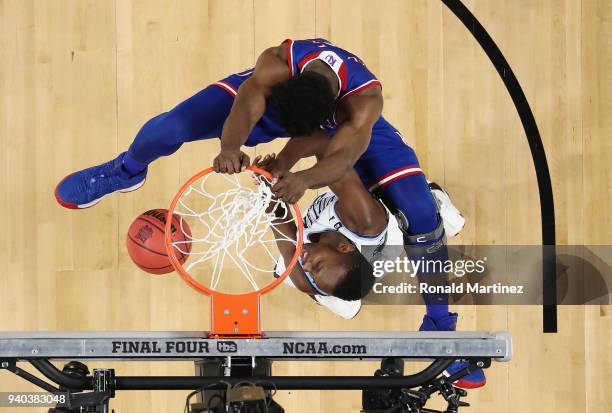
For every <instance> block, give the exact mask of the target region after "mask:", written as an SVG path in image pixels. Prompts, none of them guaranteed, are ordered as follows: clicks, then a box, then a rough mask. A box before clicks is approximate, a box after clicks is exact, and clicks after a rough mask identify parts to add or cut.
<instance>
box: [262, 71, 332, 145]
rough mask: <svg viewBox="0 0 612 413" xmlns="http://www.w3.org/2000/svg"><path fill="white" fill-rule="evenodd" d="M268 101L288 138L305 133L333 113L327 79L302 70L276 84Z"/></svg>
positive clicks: (330, 90) (306, 134)
mask: <svg viewBox="0 0 612 413" xmlns="http://www.w3.org/2000/svg"><path fill="white" fill-rule="evenodd" d="M270 100H271V102H272V103H273V105H274V106H275V108H276V112H277V115H278V118H279V121H280V123H281V125H282V126H283V127H284V128H285V130H286V131H287V133H288V134H289V135H290V136H291V137H300V136H308V135H310V134H312V133H313V132H315V131H316V130H317V129H318V128H319V126H320V125H321V124H322V123H323V122H325V120H327V119H329V118H330V117H331V116H332V113H333V109H334V102H335V97H334V95H333V92H332V88H331V84H330V83H329V80H327V78H326V77H325V76H323V75H321V74H319V73H316V72H313V71H305V72H302V73H300V74H299V75H297V76H295V77H292V78H291V79H289V80H287V81H285V82H283V83H281V84H279V85H277V86H276V87H275V88H274V89H273V90H272V95H271V96H270Z"/></svg>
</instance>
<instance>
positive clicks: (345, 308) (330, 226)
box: [276, 191, 404, 319]
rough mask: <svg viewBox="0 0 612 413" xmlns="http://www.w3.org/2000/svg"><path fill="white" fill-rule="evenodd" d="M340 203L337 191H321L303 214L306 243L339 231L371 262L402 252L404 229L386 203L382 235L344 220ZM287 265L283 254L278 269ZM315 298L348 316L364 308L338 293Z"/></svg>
mask: <svg viewBox="0 0 612 413" xmlns="http://www.w3.org/2000/svg"><path fill="white" fill-rule="evenodd" d="M337 203H338V197H337V196H336V194H334V193H333V192H331V191H326V192H323V193H322V194H321V195H319V196H318V197H317V198H316V199H315V200H314V201H313V202H312V204H311V205H310V206H309V207H308V209H307V210H306V212H305V213H304V215H303V223H304V234H303V241H304V243H305V244H307V243H310V242H312V241H311V239H310V238H311V237H312V236H313V235H315V234H321V233H323V232H330V231H335V232H339V233H341V234H342V235H344V236H345V237H346V238H348V239H349V240H350V241H351V242H352V243H353V244H354V245H355V247H356V248H357V249H358V250H359V252H361V253H362V254H363V255H364V257H365V258H366V259H367V260H368V261H369V262H370V263H373V262H374V261H377V260H388V259H389V260H392V259H395V258H396V257H398V256H399V255H400V254H401V253H402V251H403V243H404V238H403V235H402V231H401V230H400V227H399V224H398V222H397V220H396V219H395V216H394V215H393V214H391V213H390V212H389V210H388V209H387V208H386V207H385V211H386V213H387V226H386V227H385V228H384V229H383V230H382V231H381V232H380V234H378V235H373V236H363V235H359V234H355V233H354V232H352V231H351V230H349V229H348V228H347V227H346V226H345V225H344V224H343V223H342V220H341V219H340V217H339V216H338V213H337V212H336V204H337ZM381 205H382V203H381ZM383 206H384V205H383ZM364 247H365V248H364ZM284 269H285V264H284V261H283V257H282V256H281V257H280V258H279V260H278V264H277V265H276V272H277V273H282V272H283V271H284ZM285 283H286V284H288V285H290V286H292V287H294V288H295V285H294V284H293V282H292V281H291V278H289V277H287V278H286V279H285ZM314 299H315V300H316V301H317V302H318V303H319V304H321V305H323V306H325V307H327V308H328V309H329V310H331V311H332V312H333V313H335V314H337V315H339V316H340V317H342V318H345V319H351V318H353V317H355V316H356V315H357V313H358V312H359V310H360V309H361V300H355V301H346V300H342V299H340V298H338V297H333V296H324V295H319V294H315V295H314Z"/></svg>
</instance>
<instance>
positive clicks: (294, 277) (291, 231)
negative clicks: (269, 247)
mask: <svg viewBox="0 0 612 413" xmlns="http://www.w3.org/2000/svg"><path fill="white" fill-rule="evenodd" d="M285 208H286V209H285ZM285 208H283V207H282V206H279V207H277V209H276V211H275V212H276V215H277V219H276V221H273V225H272V226H271V227H272V231H273V232H274V238H275V239H276V246H277V248H278V250H279V252H280V253H281V255H282V257H283V261H284V262H285V265H289V263H290V262H291V259H292V258H293V255H294V254H295V245H294V244H293V242H290V241H288V240H293V241H295V239H296V235H297V227H296V225H295V222H294V220H291V219H290V218H291V211H290V210H289V209H288V208H287V207H285ZM285 214H288V215H285ZM287 221H289V222H287ZM289 277H290V278H291V281H293V284H294V285H295V286H296V288H297V289H298V290H300V291H303V292H307V293H310V292H312V288H311V287H310V286H309V285H308V283H307V282H306V276H305V274H304V270H303V269H302V267H301V266H300V265H299V264H296V265H295V266H294V267H293V269H292V270H291V272H290V273H289Z"/></svg>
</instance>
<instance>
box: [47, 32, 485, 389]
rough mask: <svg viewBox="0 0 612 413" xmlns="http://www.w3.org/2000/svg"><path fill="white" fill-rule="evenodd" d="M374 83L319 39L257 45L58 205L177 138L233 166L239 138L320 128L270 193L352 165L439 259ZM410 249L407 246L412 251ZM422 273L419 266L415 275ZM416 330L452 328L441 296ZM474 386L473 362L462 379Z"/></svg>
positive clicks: (435, 235) (432, 208)
mask: <svg viewBox="0 0 612 413" xmlns="http://www.w3.org/2000/svg"><path fill="white" fill-rule="evenodd" d="M382 108H383V97H382V85H381V82H380V81H378V80H377V79H376V77H375V76H374V75H373V74H372V73H371V72H370V71H369V70H368V69H367V68H366V66H365V65H364V63H363V62H362V61H361V59H359V58H358V57H357V56H355V55H354V54H352V53H350V52H348V51H346V50H343V49H341V48H339V47H337V46H335V45H333V44H331V43H330V42H328V41H326V40H324V39H307V40H285V41H284V42H282V43H281V44H280V45H279V46H276V47H271V48H269V49H267V50H265V51H264V52H263V53H262V54H261V55H260V56H259V58H258V59H257V63H256V65H255V67H254V68H253V69H250V70H247V71H244V72H242V73H237V74H234V75H231V76H229V77H227V78H225V79H223V80H221V81H219V82H216V83H214V84H211V85H209V86H208V87H206V88H205V89H203V90H201V91H200V92H198V93H197V94H196V95H194V96H192V97H191V98H189V99H187V100H186V101H184V102H182V103H180V104H179V105H178V106H176V107H175V108H173V109H172V110H170V111H168V112H165V113H162V114H160V115H158V116H156V117H154V118H153V119H151V120H149V121H148V122H146V123H145V125H144V126H143V127H142V128H141V130H140V131H139V132H138V134H137V135H136V137H135V139H134V141H133V142H132V144H131V145H130V147H129V149H128V150H127V151H126V152H123V153H121V154H120V155H119V156H118V157H117V158H115V159H114V160H111V161H109V162H106V163H104V164H102V165H98V166H94V167H91V168H87V169H84V170H81V171H78V172H75V173H73V174H71V175H69V176H67V177H66V178H64V179H63V180H62V181H61V182H60V183H59V184H58V186H57V188H56V190H55V196H56V199H57V200H58V202H59V203H60V204H61V205H62V206H64V207H67V208H87V207H90V206H93V205H95V204H96V203H97V202H99V201H100V200H101V198H102V197H104V196H105V195H108V194H110V193H113V192H129V191H133V190H136V189H138V188H139V187H140V186H142V185H143V184H144V182H145V177H146V173H147V167H148V165H149V164H150V163H151V162H153V161H154V160H156V159H157V158H159V157H161V156H167V155H170V154H172V153H174V152H176V151H177V150H178V149H179V148H180V147H181V145H182V144H183V143H185V142H190V141H194V140H200V139H208V138H213V137H220V138H221V150H220V153H219V154H218V156H217V157H216V158H215V160H214V167H215V170H216V171H217V172H222V173H235V172H239V171H240V170H242V169H243V168H244V167H246V166H247V165H248V164H249V163H250V160H249V158H248V156H247V155H246V154H244V153H243V152H242V151H241V147H242V145H246V146H255V145H257V144H259V143H263V142H269V141H271V140H273V139H276V138H278V137H304V136H308V135H310V134H312V133H314V132H316V131H318V130H321V129H322V130H324V131H325V132H326V133H327V135H328V137H329V138H330V142H329V145H328V148H327V151H326V153H325V154H324V157H323V158H322V159H321V160H319V161H318V162H317V163H316V164H315V165H314V166H313V167H312V168H309V169H306V170H303V171H299V172H296V173H292V172H289V171H288V170H279V171H278V172H277V174H276V175H275V180H274V181H275V185H274V186H273V190H274V191H275V193H276V194H277V195H278V196H279V197H281V198H282V199H283V200H285V201H287V202H295V201H297V200H298V199H299V198H300V197H301V196H302V195H303V194H304V191H305V190H306V189H308V188H311V189H314V188H321V187H324V186H327V185H329V184H331V183H333V182H335V181H337V180H338V179H340V178H341V177H342V176H343V175H344V174H345V173H346V172H347V171H348V170H350V169H351V168H353V167H354V168H355V170H356V171H357V174H358V175H359V177H360V179H361V180H362V182H363V183H364V185H365V186H366V188H367V189H368V190H370V191H371V192H373V193H375V194H376V195H377V196H378V197H380V198H381V199H382V200H383V201H384V202H385V204H386V205H387V206H388V207H389V208H390V209H391V210H392V211H393V212H394V213H395V214H396V216H397V217H398V220H399V221H400V223H401V225H402V229H403V230H404V233H405V237H404V238H405V239H404V242H405V243H406V244H407V245H411V246H414V247H415V248H417V249H420V251H421V252H420V253H417V254H422V255H429V256H432V257H433V258H434V259H445V256H446V247H445V234H444V228H443V225H442V222H441V220H440V218H439V214H438V207H437V204H436V202H435V200H434V198H433V196H432V193H431V191H430V188H429V186H428V184H427V180H426V178H425V175H424V174H423V171H422V170H421V168H420V166H419V163H418V160H417V157H416V155H415V153H414V151H413V150H412V149H411V148H410V147H409V146H408V145H406V143H404V141H403V139H402V137H401V135H400V133H399V132H398V131H397V130H396V129H395V128H394V127H393V126H391V124H389V122H387V121H386V120H385V119H384V118H383V117H382V116H381V114H382ZM415 248H410V251H412V254H413V255H414V254H415V253H414V250H415ZM424 275H426V274H424ZM426 302H427V314H426V316H425V318H424V321H423V324H422V326H421V330H454V329H455V325H456V320H457V316H456V314H453V313H449V312H448V305H447V297H431V299H430V300H429V301H427V300H426ZM463 381H464V383H463V385H464V387H472V388H474V387H480V386H482V385H484V383H485V378H484V374H483V373H482V371H477V372H475V373H472V374H471V375H469V376H467V377H466V378H464V379H463Z"/></svg>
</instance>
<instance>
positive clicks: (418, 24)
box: [0, 0, 612, 413]
mask: <svg viewBox="0 0 612 413" xmlns="http://www.w3.org/2000/svg"><path fill="white" fill-rule="evenodd" d="M465 4H466V6H468V7H469V9H470V10H471V11H472V12H473V13H474V14H475V15H476V17H477V18H478V19H479V20H480V21H481V23H482V24H483V25H484V26H485V28H486V29H487V30H488V31H489V33H490V34H491V36H492V37H493V39H494V40H495V41H496V43H497V44H498V46H499V47H500V49H501V50H502V51H503V53H504V54H505V56H506V58H507V59H508V61H509V63H510V65H511V67H512V68H513V70H514V72H515V74H516V75H517V77H518V79H519V81H520V82H521V85H522V87H523V89H524V91H525V94H526V96H527V99H528V100H529V103H530V105H531V107H532V109H533V111H534V114H535V117H536V120H537V122H538V126H539V128H540V132H541V135H542V140H543V143H544V147H545V150H546V154H547V156H548V162H549V166H550V170H551V175H552V183H553V189H554V195H555V203H556V218H557V228H556V230H557V239H558V242H559V244H562V245H564V244H568V245H571V244H610V241H611V235H612V220H610V217H609V213H610V210H611V209H612V202H611V194H612V185H611V182H612V172H611V168H610V165H611V164H612V160H611V156H610V153H612V116H610V115H611V113H612V70H610V67H612V2H610V1H607V0H513V1H504V0H465ZM288 37H290V38H308V37H325V38H327V39H329V40H331V41H333V42H334V43H337V44H338V45H340V46H342V47H344V48H346V49H348V50H351V51H353V52H355V53H356V54H357V55H358V56H360V57H361V58H362V59H363V60H364V61H365V62H366V64H367V65H368V67H369V68H370V69H371V70H372V71H373V72H374V73H375V74H376V75H377V76H378V77H379V78H380V79H381V80H382V82H383V87H384V89H383V93H384V97H385V109H384V114H385V116H386V118H387V119H389V120H390V121H391V122H392V123H393V124H394V125H395V126H396V127H398V128H399V130H401V131H402V134H403V136H404V138H405V140H406V141H407V142H408V143H409V144H410V145H411V146H413V147H414V148H415V149H416V151H417V154H418V155H419V158H420V161H421V164H422V166H423V168H424V170H426V171H427V174H428V176H429V177H430V178H431V179H433V180H435V181H437V182H439V183H441V184H442V185H443V186H444V187H445V188H446V189H447V190H448V191H449V192H450V193H451V194H452V196H453V199H454V201H455V203H456V204H457V205H458V206H459V207H460V208H461V210H462V211H463V213H464V215H465V216H466V218H467V225H466V228H465V229H464V231H463V233H462V234H461V235H460V237H458V238H455V239H453V240H451V242H453V243H464V244H511V245H512V244H518V245H524V244H539V243H540V240H541V234H540V231H539V228H540V218H539V203H538V192H537V185H536V179H535V172H534V169H533V162H532V160H531V155H530V152H529V148H528V146H527V142H526V139H525V136H524V133H523V130H522V127H521V124H520V121H519V118H518V116H517V114H516V111H515V109H514V106H513V104H512V101H511V99H510V98H509V96H508V94H507V92H506V90H505V88H504V86H503V83H502V82H501V80H500V78H499V76H498V75H497V73H496V72H495V70H494V68H493V66H492V65H491V64H490V62H489V60H488V59H487V57H486V56H485V54H484V53H483V51H482V50H481V49H480V47H479V46H478V45H477V44H476V42H475V41H474V39H473V37H472V36H471V35H470V34H469V33H468V32H467V31H466V29H465V28H464V27H463V25H462V24H461V23H460V22H459V21H458V20H457V19H456V18H455V16H454V15H453V14H452V13H451V12H449V11H448V10H447V9H446V8H445V6H444V5H443V4H442V2H441V1H438V0H382V1H372V0H352V1H351V0H292V1H286V0H209V1H205V0H169V1H164V0H91V1H85V0H82V1H80V0H53V1H51V0H0V140H1V146H0V148H1V150H0V161H1V166H2V172H1V173H0V210H1V211H2V212H3V216H4V222H5V224H4V234H3V236H2V237H0V296H1V298H0V330H122V329H123V330H198V329H207V328H208V305H207V302H206V299H205V298H204V297H201V296H199V295H197V294H196V293H195V292H194V291H193V290H191V289H190V288H188V287H187V286H186V285H184V284H183V283H182V282H181V281H180V280H179V279H178V277H176V276H166V277H156V276H149V275H147V274H145V273H143V272H141V271H139V270H138V269H136V267H135V266H134V265H133V264H132V263H131V261H130V259H129V257H128V255H127V253H126V250H125V246H124V237H125V232H126V230H127V228H128V226H129V224H130V222H131V220H132V219H133V218H134V217H135V216H136V215H138V214H139V213H141V212H143V211H145V210H147V209H152V208H163V207H165V206H166V205H168V203H169V200H170V199H171V196H172V195H173V194H174V192H175V191H176V190H177V188H178V186H179V183H181V182H182V181H183V180H185V179H186V178H187V177H188V176H191V175H192V174H193V173H195V172H197V171H198V170H200V169H202V168H203V167H206V166H209V164H210V163H211V161H212V159H213V157H214V156H215V155H216V153H217V150H218V143H217V142H216V141H215V142H197V143H193V144H189V145H187V146H185V147H183V148H182V149H181V150H180V151H179V152H178V153H177V154H176V155H174V156H172V157H168V158H164V159H162V160H160V161H158V162H156V163H155V164H154V165H153V166H152V167H151V168H150V172H149V176H148V182H147V184H146V185H145V186H144V187H143V188H142V189H141V190H139V191H137V192H135V193H132V194H127V195H121V196H112V197H109V198H107V199H105V200H104V201H103V202H101V203H100V204H99V205H97V206H96V207H94V208H91V209H89V210H84V211H76V212H75V211H69V210H66V209H63V208H61V207H59V206H58V204H57V203H56V202H55V199H54V197H53V189H54V187H55V185H56V183H57V182H58V181H59V180H60V179H61V178H62V177H64V176H65V175H66V174H68V173H70V172H72V171H75V170H77V169H81V168H83V167H86V166H89V165H93V164H97V163H101V162H104V161H106V160H108V159H111V158H113V157H114V156H115V154H116V153H118V152H119V151H122V150H125V148H126V147H127V146H128V145H129V143H130V142H131V140H132V138H133V136H134V135H135V133H136V132H137V131H138V129H139V127H140V125H142V124H143V123H144V122H145V121H146V120H148V119H149V118H151V117H153V116H154V115H157V114H159V113H160V112H163V111H165V110H167V109H169V108H171V107H172V106H174V105H175V104H177V103H178V102H180V101H181V100H183V99H185V98H186V97H188V96H191V95H192V94H194V93H195V92H197V91H198V90H200V89H201V88H203V87H204V86H205V85H207V84H208V83H210V82H213V81H216V80H218V79H220V78H221V77H223V76H225V75H226V74H229V73H232V72H237V71H240V70H242V69H244V68H247V67H250V66H252V65H253V63H254V59H255V57H256V56H257V55H258V53H260V52H261V51H262V50H264V49H265V48H267V47H269V46H271V45H276V44H278V43H280V42H281V41H282V40H284V39H285V38H288ZM606 73H607V74H606ZM279 145H280V143H272V144H269V145H266V146H265V147H258V148H257V150H256V151H257V153H266V152H268V151H277V150H278V149H279ZM252 152H253V153H255V151H252ZM304 165H306V163H303V164H302V165H301V166H304ZM313 196H314V192H312V193H310V194H308V196H307V197H306V198H305V199H304V200H303V202H302V204H304V205H306V204H307V202H308V200H309V199H312V197H313ZM94 302H95V303H96V305H95V306H94V305H92V303H94ZM262 307H263V312H264V316H263V325H264V328H265V329H269V330H308V329H314V330H317V329H321V330H381V329H383V330H414V329H417V328H418V325H419V323H420V318H421V317H422V314H423V309H422V308H421V307H416V306H414V307H368V308H367V309H366V310H364V311H362V312H361V313H360V315H359V316H358V317H357V318H356V319H354V320H351V321H343V320H340V319H338V318H335V316H333V315H331V314H329V313H328V312H326V311H324V310H322V309H320V308H318V307H315V306H314V305H313V304H312V302H311V301H310V300H309V299H308V298H306V297H304V296H301V295H299V294H298V293H296V292H294V291H290V290H287V289H278V290H277V291H274V292H273V293H272V294H270V295H269V296H268V297H266V299H265V302H264V303H263V305H262ZM456 310H457V311H459V313H460V317H461V318H460V322H459V328H460V329H463V330H508V331H510V332H511V333H512V334H513V335H514V338H515V357H514V360H513V361H512V362H510V363H507V364H497V365H494V366H493V368H492V369H489V371H488V380H489V383H488V385H487V386H486V387H485V388H483V389H481V390H478V391H473V392H470V395H469V398H468V401H469V402H471V403H472V407H470V408H469V410H467V411H470V412H474V413H475V412H517V411H520V412H538V413H541V412H551V413H552V412H555V413H560V412H561V413H566V412H567V413H569V412H572V413H573V412H587V413H606V412H610V411H612V392H610V385H609V375H610V374H611V373H612V356H611V354H612V310H611V309H610V307H601V306H587V307H581V306H575V307H567V306H566V307H561V308H559V333H558V334H550V335H544V334H543V333H542V332H541V326H542V319H541V317H542V315H541V310H540V308H539V307H536V306H533V307H517V306H513V307H508V306H487V307H485V306H482V307H478V308H473V307H462V308H457V309H456ZM107 366H108V365H107ZM111 366H113V367H116V368H117V369H118V372H119V374H122V375H136V374H143V375H146V374H157V375H161V374H177V375H178V374H191V372H192V366H191V365H190V364H189V363H173V364H167V363H159V364H142V363H141V364H133V363H127V364H121V365H118V364H111ZM375 368H376V366H375V364H373V363H346V362H345V363H315V362H309V363H305V362H301V363H284V364H280V363H279V364H278V365H277V367H276V372H277V373H278V374H292V375H299V374H343V373H345V374H371V373H372V372H373V371H374V369H375ZM409 368H410V367H409ZM27 389H32V387H31V386H29V385H27V384H23V383H21V382H19V381H16V380H14V379H13V378H12V377H11V376H9V375H8V374H5V373H2V374H0V391H9V390H27ZM185 394H186V393H185V392H157V393H146V392H144V393H141V392H138V393H135V392H124V393H119V394H118V396H117V398H116V400H115V401H114V403H113V406H114V408H115V410H116V411H117V412H136V411H148V412H170V411H181V410H182V407H183V403H184V397H185ZM278 401H279V402H281V404H283V405H284V406H285V408H286V410H287V411H288V412H313V411H321V412H335V411H358V410H359V407H360V395H359V393H358V392H346V393H337V392H281V393H280V394H279V395H278ZM28 410H29V409H25V410H24V412H26V411H28ZM0 411H2V412H4V411H6V412H8V411H9V409H2V408H0ZM31 411H41V410H40V409H39V410H35V409H31Z"/></svg>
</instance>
